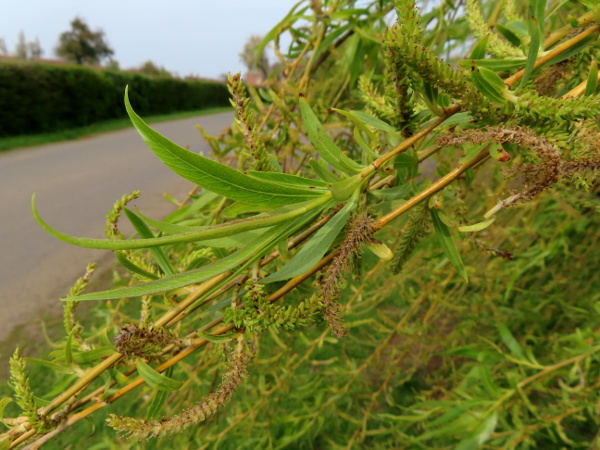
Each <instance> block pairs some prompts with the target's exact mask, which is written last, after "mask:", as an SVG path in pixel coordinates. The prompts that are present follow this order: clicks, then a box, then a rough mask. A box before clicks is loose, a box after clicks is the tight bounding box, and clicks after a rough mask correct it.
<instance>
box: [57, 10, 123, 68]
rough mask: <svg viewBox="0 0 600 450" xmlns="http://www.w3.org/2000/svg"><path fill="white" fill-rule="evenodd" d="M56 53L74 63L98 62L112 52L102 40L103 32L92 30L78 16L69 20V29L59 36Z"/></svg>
mask: <svg viewBox="0 0 600 450" xmlns="http://www.w3.org/2000/svg"><path fill="white" fill-rule="evenodd" d="M58 40H59V43H58V47H56V50H55V51H56V54H57V55H58V56H60V57H62V58H64V59H66V60H67V61H70V62H74V63H76V64H84V63H86V64H98V63H99V62H100V61H101V60H102V59H104V58H107V57H110V56H111V55H112V54H114V51H113V49H112V48H110V47H109V46H108V44H107V43H106V41H105V40H104V32H103V31H101V30H98V31H92V30H90V28H89V27H88V25H87V23H85V21H84V20H83V19H81V18H79V17H75V18H74V19H73V20H72V21H71V29H70V30H69V31H65V32H64V33H62V34H61V35H60V36H59V38H58Z"/></svg>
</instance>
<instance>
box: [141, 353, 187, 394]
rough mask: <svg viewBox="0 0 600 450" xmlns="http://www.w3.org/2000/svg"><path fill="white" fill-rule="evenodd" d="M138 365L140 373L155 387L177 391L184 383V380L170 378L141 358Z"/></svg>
mask: <svg viewBox="0 0 600 450" xmlns="http://www.w3.org/2000/svg"><path fill="white" fill-rule="evenodd" d="M136 367H137V371H138V373H139V374H140V376H141V377H142V378H143V379H144V381H145V382H146V384H147V385H148V386H150V387H151V388H153V389H157V390H159V391H167V392H172V391H176V390H177V389H179V388H180V387H181V386H182V385H183V382H181V381H177V380H174V379H173V378H169V377H167V376H166V375H163V374H162V373H159V372H157V371H156V370H154V369H153V368H152V367H150V366H149V365H148V364H146V363H145V362H144V361H142V360H141V359H138V360H137V363H136Z"/></svg>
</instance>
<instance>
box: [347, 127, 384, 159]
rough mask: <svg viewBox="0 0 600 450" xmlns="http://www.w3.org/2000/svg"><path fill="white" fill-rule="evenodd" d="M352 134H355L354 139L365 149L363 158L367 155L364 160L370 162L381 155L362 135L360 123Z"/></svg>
mask: <svg viewBox="0 0 600 450" xmlns="http://www.w3.org/2000/svg"><path fill="white" fill-rule="evenodd" d="M352 134H353V135H354V140H355V141H356V143H357V144H358V145H360V148H362V149H363V158H364V157H366V159H364V160H363V162H364V161H367V162H370V161H372V160H373V159H375V158H378V157H379V155H378V154H377V153H375V152H374V151H373V150H371V147H369V144H367V141H365V139H364V138H363V137H362V134H360V128H359V126H358V125H357V126H355V127H354V130H353V132H352Z"/></svg>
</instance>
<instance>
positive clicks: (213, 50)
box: [0, 0, 296, 78]
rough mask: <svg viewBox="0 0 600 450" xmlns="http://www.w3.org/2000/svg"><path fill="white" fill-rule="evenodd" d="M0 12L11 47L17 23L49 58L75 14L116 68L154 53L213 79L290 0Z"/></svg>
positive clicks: (31, 2)
mask: <svg viewBox="0 0 600 450" xmlns="http://www.w3.org/2000/svg"><path fill="white" fill-rule="evenodd" d="M4 1H5V2H6V3H7V4H5V7H4V8H3V12H2V14H0V38H3V39H4V41H5V42H6V46H7V48H8V51H9V52H10V53H12V52H14V49H15V45H16V42H17V36H18V34H19V32H20V31H21V30H22V31H23V32H24V33H25V37H26V39H27V41H33V40H34V39H35V38H36V37H38V38H39V40H40V44H41V46H42V49H43V50H44V54H43V57H44V58H54V57H55V56H54V47H56V45H57V44H58V36H59V35H60V33H62V32H63V31H66V30H68V29H69V28H70V26H69V23H70V21H71V20H72V19H73V18H74V17H75V16H79V17H81V18H83V19H85V21H86V22H87V23H88V25H89V26H90V28H91V29H92V30H96V29H98V28H100V29H102V30H103V31H104V33H105V37H106V40H107V41H108V43H109V45H110V46H111V47H112V49H113V50H114V51H115V54H114V56H113V58H114V59H116V60H117V61H118V62H119V64H120V67H121V68H124V69H125V68H132V67H136V66H140V65H141V64H142V63H144V62H145V61H148V60H152V61H153V62H155V63H156V64H158V65H159V66H164V67H165V68H166V69H167V70H169V71H171V72H176V73H177V74H178V75H180V76H185V75H190V74H193V75H198V76H202V77H208V78H217V77H219V75H220V74H223V73H227V72H232V73H234V72H237V71H243V70H244V65H243V64H242V63H241V62H240V59H239V56H238V53H240V52H241V51H242V49H243V47H244V43H245V42H246V39H247V38H248V37H249V36H250V35H252V34H259V35H264V34H266V33H267V32H268V31H269V30H270V29H271V28H272V27H273V26H275V25H276V24H277V22H279V21H280V20H281V19H282V18H283V17H284V16H285V14H286V13H287V12H288V11H289V10H290V9H291V8H292V6H293V5H294V3H296V1H295V0H144V1H142V0H102V1H99V0H19V1H11V2H10V6H9V5H8V1H7V0H4Z"/></svg>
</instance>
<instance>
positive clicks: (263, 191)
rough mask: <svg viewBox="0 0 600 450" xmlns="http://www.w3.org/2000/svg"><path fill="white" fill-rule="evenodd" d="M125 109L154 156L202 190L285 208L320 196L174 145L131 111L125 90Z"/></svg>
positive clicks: (243, 201)
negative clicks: (282, 184) (249, 173)
mask: <svg viewBox="0 0 600 450" xmlns="http://www.w3.org/2000/svg"><path fill="white" fill-rule="evenodd" d="M125 108H126V109H127V113H128V114H129V117H130V119H131V122H132V123H133V125H134V127H135V128H136V129H137V131H138V133H139V134H140V136H141V137H142V139H143V140H144V141H145V142H146V144H147V145H148V147H149V148H150V149H151V150H152V151H153V152H154V154H155V155H156V156H158V157H159V158H160V159H161V161H162V162H163V163H165V164H166V165H167V166H168V167H169V168H170V169H171V170H173V171H174V172H175V173H177V174H178V175H180V176H182V177H183V178H185V179H186V180H189V181H191V182H192V183H196V184H198V185H199V186H202V187H204V188H205V189H208V190H210V191H213V192H216V193H217V194H220V195H223V196H225V197H227V198H231V199H232V200H236V201H239V202H242V203H250V204H273V205H288V204H290V203H298V202H302V201H306V200H309V199H311V198H314V197H316V196H319V195H321V193H320V192H311V191H309V190H306V189H298V188H293V187H289V186H281V185H277V184H275V183H268V182H266V181H259V180H257V179H255V178H251V177H249V176H247V175H244V174H243V173H241V172H239V171H237V170H235V169H232V168H231V167H228V166H226V165H224V164H221V163H219V162H217V161H213V160H211V159H209V158H206V157H204V156H202V155H197V154H196V153H192V152H190V151H189V150H186V149H184V148H182V147H180V146H178V145H176V144H174V143H173V142H171V141H170V140H168V139H167V138H165V137H164V136H162V135H161V134H160V133H157V132H156V131H154V130H153V129H152V128H150V127H149V126H148V125H147V124H146V123H145V122H144V121H143V120H142V119H141V118H140V117H139V116H138V115H137V114H136V113H135V112H134V111H133V109H132V107H131V104H130V103H129V98H128V96H127V89H126V90H125Z"/></svg>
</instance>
